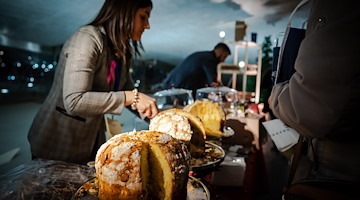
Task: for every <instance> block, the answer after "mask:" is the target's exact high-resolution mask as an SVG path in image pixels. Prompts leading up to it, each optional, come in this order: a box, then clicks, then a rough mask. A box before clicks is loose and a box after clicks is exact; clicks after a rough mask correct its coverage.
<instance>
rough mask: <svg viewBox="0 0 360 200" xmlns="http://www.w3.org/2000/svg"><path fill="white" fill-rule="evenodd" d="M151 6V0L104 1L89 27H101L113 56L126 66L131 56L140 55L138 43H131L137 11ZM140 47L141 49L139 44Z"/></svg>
mask: <svg viewBox="0 0 360 200" xmlns="http://www.w3.org/2000/svg"><path fill="white" fill-rule="evenodd" d="M148 6H151V7H152V2H151V0H106V1H105V3H104V5H103V6H102V8H101V10H100V12H99V14H98V15H97V16H96V18H95V19H94V20H93V21H92V22H90V23H89V25H93V26H99V25H102V26H103V27H104V29H105V32H106V34H107V36H108V37H109V39H110V41H111V43H112V45H113V48H114V51H115V55H116V56H117V57H118V58H119V59H122V62H123V64H125V65H128V64H129V63H130V62H129V61H130V60H131V58H132V56H133V55H136V54H137V55H140V52H139V49H138V43H137V42H136V41H132V44H131V43H130V41H131V36H132V34H133V26H134V22H133V20H134V17H135V13H136V11H137V9H139V8H145V7H148ZM140 47H141V48H142V45H141V42H140Z"/></svg>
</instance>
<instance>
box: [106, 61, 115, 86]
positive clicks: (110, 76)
mask: <svg viewBox="0 0 360 200" xmlns="http://www.w3.org/2000/svg"><path fill="white" fill-rule="evenodd" d="M115 67H116V62H115V61H114V60H111V62H110V69H109V74H108V76H107V78H106V82H107V83H108V84H110V82H112V83H114V82H115Z"/></svg>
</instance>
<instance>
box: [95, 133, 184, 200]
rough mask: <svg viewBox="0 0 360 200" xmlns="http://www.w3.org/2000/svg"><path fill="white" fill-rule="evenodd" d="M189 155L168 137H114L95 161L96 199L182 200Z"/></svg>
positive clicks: (104, 145)
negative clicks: (97, 184) (97, 190)
mask: <svg viewBox="0 0 360 200" xmlns="http://www.w3.org/2000/svg"><path fill="white" fill-rule="evenodd" d="M189 159H190V155H189V152H188V150H187V147H186V146H185V145H184V144H183V143H182V142H180V141H178V140H177V139H175V138H173V137H171V136H170V135H168V134H164V133H161V132H156V131H138V132H129V133H122V134H119V135H116V136H114V137H112V138H111V139H109V140H108V141H107V142H106V143H104V144H103V145H102V146H101V147H100V148H99V150H98V152H97V155H96V159H95V169H96V176H97V178H98V183H99V193H98V197H99V199H100V200H108V199H160V200H163V199H166V200H170V199H181V200H183V199H186V196H187V190H186V185H187V180H188V173H189Z"/></svg>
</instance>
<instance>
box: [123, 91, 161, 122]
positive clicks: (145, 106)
mask: <svg viewBox="0 0 360 200" xmlns="http://www.w3.org/2000/svg"><path fill="white" fill-rule="evenodd" d="M137 95H138V98H137V102H136V103H135V108H136V110H137V111H138V112H139V113H140V114H142V115H144V116H146V117H148V118H153V117H155V115H157V114H158V113H159V110H158V108H157V105H156V100H155V99H154V98H152V97H149V96H148V95H146V94H144V93H141V92H138V94H137ZM125 96H126V103H125V105H127V106H128V105H130V104H132V102H133V101H134V99H135V95H134V93H133V92H132V91H125Z"/></svg>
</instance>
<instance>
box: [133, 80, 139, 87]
mask: <svg viewBox="0 0 360 200" xmlns="http://www.w3.org/2000/svg"><path fill="white" fill-rule="evenodd" d="M134 86H135V87H139V86H140V80H139V79H138V80H136V82H135V83H134Z"/></svg>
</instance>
